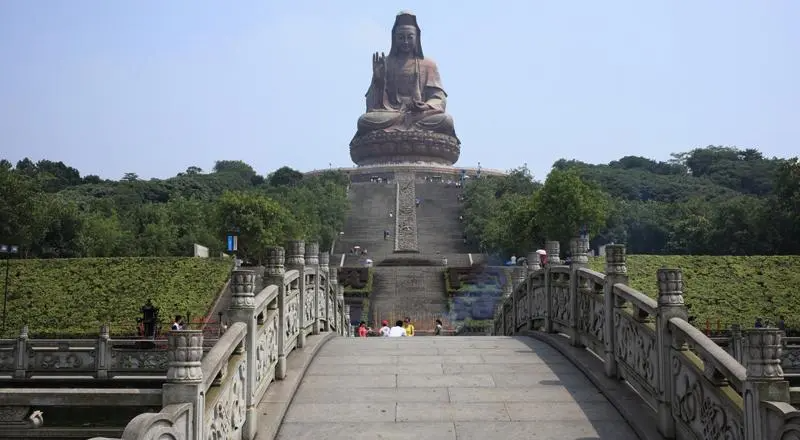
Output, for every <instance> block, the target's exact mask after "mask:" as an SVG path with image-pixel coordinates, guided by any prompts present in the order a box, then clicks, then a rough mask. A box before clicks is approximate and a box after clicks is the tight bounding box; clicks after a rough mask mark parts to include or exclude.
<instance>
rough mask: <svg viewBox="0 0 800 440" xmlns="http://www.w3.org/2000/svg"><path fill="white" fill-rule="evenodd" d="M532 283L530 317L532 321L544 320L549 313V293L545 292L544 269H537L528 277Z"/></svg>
mask: <svg viewBox="0 0 800 440" xmlns="http://www.w3.org/2000/svg"><path fill="white" fill-rule="evenodd" d="M528 282H529V283H530V290H531V297H530V299H529V302H530V304H531V307H530V319H531V320H532V321H537V320H543V319H544V318H545V316H546V314H547V295H546V292H545V280H544V270H537V271H535V272H534V273H533V274H532V275H531V276H530V277H529V279H528Z"/></svg>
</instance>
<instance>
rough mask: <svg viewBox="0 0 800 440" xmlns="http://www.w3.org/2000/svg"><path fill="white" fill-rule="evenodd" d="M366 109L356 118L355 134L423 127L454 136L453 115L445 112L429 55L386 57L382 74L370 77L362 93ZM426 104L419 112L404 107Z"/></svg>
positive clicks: (439, 80) (437, 74) (440, 85)
mask: <svg viewBox="0 0 800 440" xmlns="http://www.w3.org/2000/svg"><path fill="white" fill-rule="evenodd" d="M366 98H367V99H366V101H367V112H366V113H364V114H363V115H361V117H360V118H359V119H358V132H357V133H356V136H361V135H364V134H366V133H369V132H372V131H376V130H384V131H406V130H414V129H416V130H424V131H432V132H436V133H441V134H446V135H450V136H454V137H455V136H456V133H455V129H454V127H453V118H452V117H450V115H448V114H447V113H445V110H446V107H447V93H446V92H445V91H444V87H442V80H441V78H440V77H439V69H438V67H437V66H436V62H434V61H433V60H432V59H430V58H411V59H408V60H404V59H400V58H398V57H394V56H389V57H387V58H386V75H385V78H384V79H383V80H381V79H374V80H373V81H372V84H370V87H369V90H367V94H366ZM410 102H416V103H426V104H428V106H429V107H430V108H426V109H425V110H423V111H411V110H408V109H407V106H408V104H409V103H410Z"/></svg>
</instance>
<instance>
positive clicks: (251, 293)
mask: <svg viewBox="0 0 800 440" xmlns="http://www.w3.org/2000/svg"><path fill="white" fill-rule="evenodd" d="M255 284H256V274H255V272H253V271H252V270H243V269H237V270H234V271H233V272H232V273H231V282H230V291H231V304H230V306H229V307H228V319H230V320H231V322H243V323H245V324H246V325H247V335H246V336H245V339H244V347H245V350H246V351H245V356H246V357H247V373H246V374H247V378H246V379H245V389H246V391H245V396H246V405H247V410H246V415H245V422H244V427H243V429H242V439H243V440H252V439H253V438H255V436H256V427H257V426H258V411H256V406H257V405H258V402H256V401H254V397H255V393H256V390H257V389H258V385H259V384H257V383H256V371H257V369H258V364H257V360H256V344H257V343H258V323H257V322H256V296H255V287H256V286H255Z"/></svg>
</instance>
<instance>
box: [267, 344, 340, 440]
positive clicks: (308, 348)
mask: <svg viewBox="0 0 800 440" xmlns="http://www.w3.org/2000/svg"><path fill="white" fill-rule="evenodd" d="M337 336H339V335H337V334H336V333H334V332H324V333H321V334H319V335H308V336H306V345H305V347H303V348H300V349H295V350H293V351H292V352H291V353H289V356H288V357H287V358H286V378H285V379H283V380H276V381H275V382H273V383H271V384H270V386H269V388H267V392H266V393H264V397H262V398H261V402H259V403H258V405H257V407H256V411H258V423H257V425H258V426H257V427H256V437H255V438H256V439H257V440H274V439H275V437H276V436H277V435H278V431H280V429H281V424H282V423H283V418H284V417H285V416H286V411H287V410H288V409H289V406H290V405H291V404H292V399H294V395H295V393H297V388H298V387H300V383H301V382H302V381H303V377H305V375H306V370H308V366H309V365H311V362H312V361H313V360H314V358H315V357H316V355H317V353H318V352H319V350H320V349H321V348H322V347H323V346H324V345H325V344H326V343H327V342H328V341H330V340H331V339H333V338H335V337H337Z"/></svg>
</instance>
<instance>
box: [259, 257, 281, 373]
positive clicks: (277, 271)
mask: <svg viewBox="0 0 800 440" xmlns="http://www.w3.org/2000/svg"><path fill="white" fill-rule="evenodd" d="M285 259H286V253H285V251H284V249H283V248H282V247H280V246H272V247H268V248H267V263H266V265H265V267H264V280H265V281H266V284H267V285H270V284H274V285H276V286H278V363H277V364H276V365H275V378H276V379H283V378H285V377H286V284H285V283H284V282H283V278H284V275H285V274H286V270H285V269H284V266H283V265H284V261H285Z"/></svg>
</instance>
